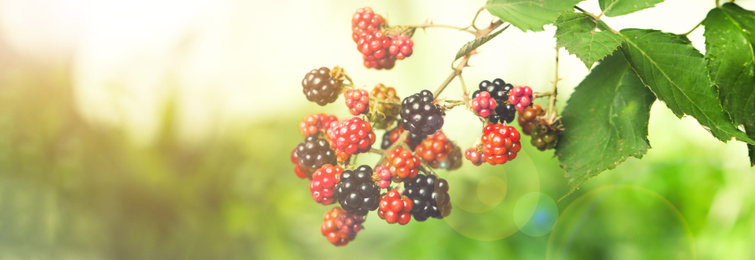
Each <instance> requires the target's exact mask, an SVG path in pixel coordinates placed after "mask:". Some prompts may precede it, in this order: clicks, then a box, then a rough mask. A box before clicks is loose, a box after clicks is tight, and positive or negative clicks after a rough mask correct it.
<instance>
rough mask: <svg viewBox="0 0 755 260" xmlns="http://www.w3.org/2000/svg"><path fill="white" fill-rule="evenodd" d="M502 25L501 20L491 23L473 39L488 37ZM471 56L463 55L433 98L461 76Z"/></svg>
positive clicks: (470, 54)
mask: <svg viewBox="0 0 755 260" xmlns="http://www.w3.org/2000/svg"><path fill="white" fill-rule="evenodd" d="M502 24H503V21H501V20H498V21H495V22H493V23H492V24H490V26H489V27H488V28H485V29H482V30H479V31H477V33H475V38H480V37H483V36H486V35H489V34H490V33H492V32H493V31H495V29H497V28H498V27H499V26H501V25H502ZM507 28H509V27H508V26H506V27H504V28H503V29H501V30H506V29H507ZM472 54H473V52H472V53H469V54H467V55H464V57H462V58H461V61H459V64H458V65H456V67H454V68H453V71H452V72H451V74H450V75H448V77H446V80H444V81H443V83H441V84H440V86H439V87H438V88H437V89H436V90H435V92H433V96H435V97H437V96H438V95H440V93H442V92H443V90H445V89H446V87H448V84H450V83H451V81H452V80H453V79H454V78H455V77H456V76H459V75H460V74H461V71H462V70H463V69H464V67H466V66H467V62H469V57H471V56H472Z"/></svg>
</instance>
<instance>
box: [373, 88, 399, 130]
mask: <svg viewBox="0 0 755 260" xmlns="http://www.w3.org/2000/svg"><path fill="white" fill-rule="evenodd" d="M370 95H372V96H373V97H375V99H377V100H378V101H381V102H376V105H374V106H375V107H377V111H375V112H371V113H370V114H368V115H369V116H371V118H370V119H371V121H375V122H374V123H373V125H372V127H374V128H378V129H386V128H388V127H389V126H391V125H392V124H393V123H394V122H396V120H397V119H398V113H399V109H400V108H401V107H400V106H399V105H398V102H400V101H401V99H400V98H399V97H398V96H397V95H396V89H394V88H393V87H386V86H385V85H383V84H380V83H378V84H377V85H375V88H373V89H372V91H370ZM394 102H395V103H396V104H394ZM373 114H374V115H373Z"/></svg>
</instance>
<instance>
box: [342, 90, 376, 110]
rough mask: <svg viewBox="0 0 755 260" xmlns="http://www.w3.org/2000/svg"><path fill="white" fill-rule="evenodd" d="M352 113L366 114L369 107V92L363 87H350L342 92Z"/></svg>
mask: <svg viewBox="0 0 755 260" xmlns="http://www.w3.org/2000/svg"><path fill="white" fill-rule="evenodd" d="M343 95H344V97H345V100H346V106H347V107H348V108H349V112H351V114H352V115H355V116H358V115H361V114H366V113H367V111H368V110H369V109H370V94H369V93H367V90H364V89H352V90H349V91H346V93H344V94H343Z"/></svg>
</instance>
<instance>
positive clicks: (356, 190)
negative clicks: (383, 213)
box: [335, 165, 380, 216]
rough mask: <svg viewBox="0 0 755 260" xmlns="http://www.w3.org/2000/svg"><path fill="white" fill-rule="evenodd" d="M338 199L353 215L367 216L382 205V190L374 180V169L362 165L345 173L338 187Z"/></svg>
mask: <svg viewBox="0 0 755 260" xmlns="http://www.w3.org/2000/svg"><path fill="white" fill-rule="evenodd" d="M335 196H336V199H338V203H340V204H341V207H342V208H343V209H345V210H346V211H348V212H349V213H351V214H356V215H359V216H364V215H367V212H368V211H371V210H375V209H377V207H378V204H379V203H380V188H379V187H378V186H377V185H375V182H374V181H373V180H372V168H371V167H370V166H367V165H362V166H359V167H358V168H356V169H355V170H353V171H343V172H342V173H341V179H340V181H339V182H338V184H337V185H336V193H335Z"/></svg>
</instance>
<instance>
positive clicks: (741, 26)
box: [703, 3, 755, 163]
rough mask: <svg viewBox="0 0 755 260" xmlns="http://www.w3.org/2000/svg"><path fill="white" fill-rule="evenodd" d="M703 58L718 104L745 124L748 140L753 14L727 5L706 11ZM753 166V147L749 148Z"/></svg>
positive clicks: (754, 64)
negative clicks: (714, 85)
mask: <svg viewBox="0 0 755 260" xmlns="http://www.w3.org/2000/svg"><path fill="white" fill-rule="evenodd" d="M703 26H705V33H704V34H703V35H704V36H705V58H706V60H707V61H708V72H709V73H710V78H711V80H713V83H715V84H716V85H717V86H718V97H719V99H720V100H721V105H722V106H723V108H724V109H726V110H727V111H729V114H730V115H731V118H732V120H734V123H736V124H744V125H746V126H749V127H746V128H745V130H746V131H747V133H748V135H749V136H750V137H753V136H754V135H755V133H753V132H752V131H755V129H753V127H752V126H755V36H754V35H752V33H751V32H752V31H753V30H755V13H753V12H751V11H748V10H744V9H742V8H741V7H739V6H737V5H736V4H732V3H726V4H724V5H723V6H722V7H721V8H714V9H713V10H711V11H710V12H708V16H707V17H706V18H705V20H704V21H703ZM749 149H750V161H751V162H753V163H755V153H754V151H755V147H753V146H750V147H749Z"/></svg>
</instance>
